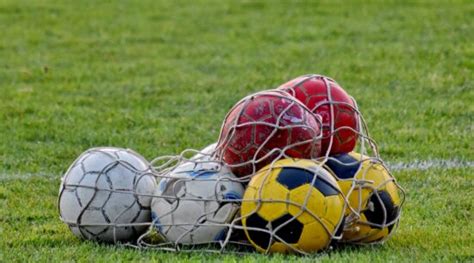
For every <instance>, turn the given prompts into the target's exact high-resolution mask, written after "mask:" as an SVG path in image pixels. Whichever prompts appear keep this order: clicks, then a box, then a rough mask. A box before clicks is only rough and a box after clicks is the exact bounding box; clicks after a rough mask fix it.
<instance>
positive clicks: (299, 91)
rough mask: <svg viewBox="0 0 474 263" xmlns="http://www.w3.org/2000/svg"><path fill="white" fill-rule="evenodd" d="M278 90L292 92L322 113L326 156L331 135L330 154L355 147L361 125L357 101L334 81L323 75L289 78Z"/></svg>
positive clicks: (323, 144) (312, 108)
mask: <svg viewBox="0 0 474 263" xmlns="http://www.w3.org/2000/svg"><path fill="white" fill-rule="evenodd" d="M326 85H328V86H326ZM278 89H279V90H284V91H286V92H288V93H290V94H291V95H292V96H293V97H295V98H297V99H298V100H299V101H301V102H302V103H303V104H305V105H306V107H308V108H309V109H310V110H311V111H312V112H313V113H316V114H319V115H321V117H322V121H323V139H322V151H321V153H322V154H323V155H324V154H326V152H327V150H328V148H329V144H330V140H331V134H333V135H334V136H333V142H332V147H331V149H330V154H331V155H333V154H338V153H348V152H351V151H352V150H353V149H354V147H355V145H356V141H357V138H358V134H357V132H354V130H355V131H358V127H359V119H358V115H357V112H356V110H355V104H354V101H353V100H352V99H351V97H350V96H349V94H347V92H346V91H345V90H344V89H343V88H341V87H340V86H339V85H338V84H337V83H336V82H335V81H334V80H332V79H330V78H327V77H324V76H321V75H305V76H300V77H298V78H295V79H293V80H290V81H288V82H287V83H285V84H283V85H281V86H280V87H278ZM329 95H330V96H329ZM331 105H333V106H334V107H333V109H334V127H333V128H334V130H333V131H335V132H331V124H332V123H331ZM338 129H339V130H338ZM351 129H354V130H351ZM336 130H337V131H336Z"/></svg>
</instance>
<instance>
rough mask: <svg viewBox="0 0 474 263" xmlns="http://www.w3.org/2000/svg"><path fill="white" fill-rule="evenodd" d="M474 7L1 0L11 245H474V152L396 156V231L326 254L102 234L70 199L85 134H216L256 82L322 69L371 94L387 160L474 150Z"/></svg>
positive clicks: (431, 249)
mask: <svg viewBox="0 0 474 263" xmlns="http://www.w3.org/2000/svg"><path fill="white" fill-rule="evenodd" d="M473 16H474V5H473V4H472V3H469V1H466V2H460V1H459V2H449V3H448V2H445V1H440V2H437V3H436V2H430V3H411V4H398V3H396V2H395V1H391V2H384V3H372V4H361V3H357V2H354V3H333V2H332V1H330V2H324V3H311V2H290V1H271V2H270V1H269V2H265V3H264V2H254V1H243V2H235V3H231V2H221V1H140V2H132V1H130V2H126V1H120V2H118V1H117V2H116V1H76V2H68V3H61V2H57V3H55V2H53V1H10V0H2V1H0V32H1V38H0V261H26V260H29V261H64V260H78V261H82V260H84V261H105V260H134V261H149V260H156V261H160V260H163V261H172V260H179V261H200V260H214V261H229V262H233V261H240V260H243V261H248V262H252V261H263V260H274V261H286V260H308V261H313V260H323V261H326V260H327V261H338V260H340V261H346V260H351V261H352V260H359V261H386V260H391V261H399V260H402V261H414V260H423V261H433V260H443V261H444V260H446V261H453V260H460V261H469V260H473V257H474V237H473V233H474V224H473V214H472V209H473V203H474V200H473V197H472V189H473V186H474V185H473V181H474V180H473V179H474V178H473V174H474V169H473V168H472V167H470V168H469V167H466V168H457V169H442V168H441V169H431V170H427V171H417V170H410V171H401V172H396V173H395V176H396V177H397V179H398V180H399V182H400V183H401V184H402V186H404V187H405V188H406V190H407V193H408V195H407V201H406V205H405V207H404V210H403V215H402V219H401V223H400V228H399V229H398V231H397V232H396V234H395V235H394V236H393V238H392V239H391V240H389V241H388V242H386V243H385V244H384V245H377V246H362V247H357V246H346V247H343V248H340V249H338V250H336V251H333V252H329V253H324V254H319V255H314V256H311V257H299V256H282V255H274V256H264V255H260V254H251V255H247V256H244V257H239V256H236V255H234V254H226V255H217V256H216V255H209V254H205V253H200V252H196V253H192V254H176V253H163V252H157V251H139V250H134V249H127V248H122V247H116V246H107V245H98V244H96V243H92V242H85V241H80V240H78V239H76V238H75V237H74V236H73V235H72V233H71V232H70V231H69V230H68V229H67V227H66V226H65V225H64V224H63V223H62V222H61V221H60V220H59V216H58V212H57V208H56V198H57V193H58V188H59V182H60V181H59V179H60V176H61V174H62V173H63V172H64V171H65V170H66V169H67V167H68V166H69V164H70V163H71V162H72V161H73V160H74V159H75V158H76V157H77V156H78V155H79V154H80V153H81V152H83V151H84V150H86V149H88V148H90V147H95V146H119V147H128V148H131V149H134V150H136V151H138V152H139V153H141V154H143V155H144V156H145V157H146V158H148V159H151V158H153V157H156V156H158V155H164V154H176V153H179V152H180V151H182V150H184V149H186V148H201V147H203V146H205V145H207V144H209V143H212V142H214V141H215V140H216V139H217V136H218V133H219V129H220V125H221V121H222V119H223V118H224V116H225V114H226V112H227V111H228V109H229V108H230V107H231V106H232V105H233V104H234V103H235V102H237V101H238V100H239V99H240V98H242V97H243V96H245V95H248V94H250V93H252V92H255V91H259V90H262V89H269V88H273V87H275V86H277V85H279V84H281V83H283V82H285V81H287V80H289V79H291V78H293V77H296V76H298V75H302V74H306V73H321V74H325V75H328V76H330V77H333V78H335V79H336V80H337V81H338V82H339V83H340V84H341V85H342V86H343V87H344V88H345V89H346V90H347V91H348V92H349V93H350V94H351V95H353V96H354V97H355V98H356V99H357V102H358V104H359V107H360V108H361V110H362V113H363V114H364V117H365V118H366V120H367V122H368V125H369V128H370V132H371V135H372V137H373V138H374V139H375V140H376V141H377V142H378V145H379V147H380V151H381V154H382V157H383V158H384V159H385V160H388V161H404V162H411V161H414V160H434V159H439V160H447V159H449V160H453V159H455V160H463V161H473V160H474V151H473V149H474V146H473V143H472V140H473V136H472V133H473V127H474V126H473V116H474V104H473V101H474V89H473V84H474V83H473V82H474V81H473V78H472V76H473V75H474V72H473V69H474V63H473V61H474V46H473V45H472V41H473V39H474V29H473V28H474V27H473V24H472V21H471V20H472V17H473Z"/></svg>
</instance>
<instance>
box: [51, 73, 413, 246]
mask: <svg viewBox="0 0 474 263" xmlns="http://www.w3.org/2000/svg"><path fill="white" fill-rule="evenodd" d="M313 78H319V79H322V80H323V81H324V84H325V85H326V88H327V95H328V101H325V102H323V103H320V104H318V105H316V106H315V108H317V107H320V106H323V105H327V106H329V111H330V123H331V125H330V126H329V135H330V140H329V146H330V147H329V149H328V150H327V151H326V152H323V153H321V157H315V158H312V160H314V161H316V162H317V163H318V165H319V166H320V167H325V165H326V164H327V163H328V161H331V162H335V163H337V164H338V165H340V166H347V167H349V166H351V165H355V164H358V165H359V166H362V163H364V162H369V163H370V165H369V167H372V166H373V165H380V166H382V167H383V168H384V169H386V170H387V171H388V169H387V165H386V163H385V162H384V161H383V160H382V158H381V157H380V155H379V151H378V148H377V144H376V142H375V141H374V140H373V139H372V138H371V136H370V135H369V131H368V127H367V124H366V120H365V118H364V117H363V115H362V114H361V112H360V111H359V108H358V106H357V103H356V101H355V100H354V99H353V98H351V99H352V101H353V102H354V105H351V104H349V103H342V102H338V101H334V100H333V99H332V95H331V90H332V89H331V88H330V86H331V85H337V83H336V82H335V81H334V80H332V79H330V78H327V77H324V76H321V75H306V76H304V77H303V78H302V79H301V80H299V81H298V82H297V83H295V84H294V85H293V86H298V85H302V84H303V83H304V82H305V81H308V80H311V79H313ZM272 91H274V90H267V91H262V92H258V93H256V94H253V95H251V96H248V97H245V98H243V99H242V100H240V101H239V102H238V103H237V104H236V105H235V106H234V107H233V108H232V110H233V109H236V108H237V107H238V106H239V105H243V106H242V107H241V108H240V110H239V112H238V113H237V117H235V120H234V122H233V123H232V125H231V127H230V128H229V130H228V133H227V134H222V133H221V134H220V136H219V139H218V142H219V143H218V144H217V145H216V146H215V149H214V150H212V151H210V152H201V151H199V150H194V149H187V150H184V151H183V152H181V153H180V154H178V155H166V156H158V157H156V158H154V159H153V160H152V161H150V163H149V167H147V168H146V169H144V170H139V169H136V168H135V167H134V166H133V165H132V164H130V163H128V162H126V161H123V160H115V161H111V162H110V163H109V164H107V165H105V166H104V168H103V169H102V170H101V171H98V173H99V175H100V176H101V175H104V176H107V173H108V172H109V171H110V170H111V168H112V167H114V166H115V165H117V164H121V165H123V166H124V167H126V169H128V170H130V171H132V172H133V173H135V174H137V175H138V176H139V177H142V176H150V175H152V176H153V177H155V178H156V181H157V182H158V183H159V182H160V181H162V180H174V182H173V184H174V185H173V186H172V187H173V188H177V186H178V184H183V183H193V182H192V181H193V177H190V176H188V175H187V174H188V173H189V172H194V173H200V172H203V171H202V168H203V167H210V166H212V167H215V169H214V170H212V171H213V172H220V171H222V169H224V167H228V168H234V167H247V166H249V165H250V166H251V171H252V172H251V173H250V174H249V175H246V176H243V177H232V178H229V177H225V178H222V177H218V178H217V179H213V178H208V179H202V178H201V179H199V180H200V181H206V180H209V181H212V180H214V181H215V182H216V183H215V187H216V188H215V189H214V192H213V193H211V194H210V195H209V197H208V198H203V197H200V196H195V197H193V196H189V195H188V192H187V191H188V190H187V189H186V188H184V190H183V191H185V192H184V194H183V193H181V195H179V194H178V191H175V190H173V191H170V192H171V193H174V196H172V195H166V196H164V195H156V194H152V195H150V194H143V193H130V192H129V191H121V190H116V189H105V188H101V187H99V184H98V181H99V177H100V176H97V179H96V182H95V185H93V186H85V185H82V184H81V183H74V184H72V183H71V184H66V183H65V184H64V187H63V188H62V189H61V191H60V194H59V198H61V195H62V193H63V192H64V191H75V189H78V188H85V189H90V190H93V191H94V193H93V197H94V196H95V195H96V194H97V193H98V192H99V191H103V192H109V194H110V193H120V194H133V195H135V196H136V197H137V198H139V197H151V198H153V199H163V198H165V199H169V200H173V202H175V203H176V202H177V203H179V202H186V201H192V202H213V201H215V202H222V197H221V196H219V193H218V189H217V187H218V186H219V185H221V184H220V183H223V182H224V181H231V182H237V183H241V184H244V185H246V184H248V182H249V181H250V180H251V177H252V175H254V174H255V173H256V172H258V169H257V167H258V165H259V164H260V163H261V162H263V161H264V160H266V159H268V158H270V157H272V156H273V160H272V161H271V162H270V163H269V166H268V168H266V169H267V171H266V174H265V177H269V176H270V174H271V171H272V170H273V169H277V168H279V166H278V165H277V164H276V162H277V160H279V159H282V158H290V156H288V154H287V152H288V150H290V149H292V148H294V147H297V146H300V145H304V144H311V143H314V142H320V141H321V140H322V139H323V129H322V125H323V124H322V120H321V117H320V116H319V115H317V116H316V114H314V113H312V112H313V111H314V110H315V109H314V108H313V109H308V108H307V107H305V106H303V109H304V111H305V112H307V113H309V114H311V115H312V116H314V117H315V119H316V120H317V123H318V125H319V126H320V127H319V130H314V129H313V127H311V126H308V125H305V124H299V123H298V124H295V125H292V124H282V118H283V117H284V115H285V114H286V113H287V112H288V110H290V109H291V107H293V106H294V105H295V103H296V102H291V103H289V104H288V106H287V107H286V108H285V109H283V110H282V111H281V113H280V114H279V115H278V117H277V118H276V121H275V122H274V123H268V122H265V121H248V122H245V123H239V122H238V120H239V119H240V117H241V116H242V115H243V114H244V112H243V111H244V110H243V109H244V108H245V105H248V104H249V103H250V101H251V99H252V98H254V97H255V96H259V95H264V94H267V93H268V92H272ZM274 95H275V96H277V97H279V98H281V99H287V98H288V96H287V95H285V94H284V92H279V93H274ZM293 95H294V94H293ZM340 105H343V106H344V107H346V108H350V109H351V110H352V111H353V112H354V114H355V115H356V117H357V119H358V125H357V128H356V129H354V128H352V127H348V126H343V127H339V128H336V127H335V125H334V123H335V111H336V108H335V107H338V106H340ZM232 110H231V111H232ZM231 111H229V112H231ZM229 115H230V114H228V115H227V116H226V117H225V120H224V122H223V123H225V122H226V121H227V120H228V118H230V117H231V116H229ZM257 125H259V126H265V127H268V128H270V129H272V131H271V132H270V134H269V136H268V138H266V139H265V140H264V141H263V143H262V144H261V145H260V146H259V147H258V148H257V150H256V151H255V153H254V155H253V156H252V158H250V160H248V161H243V162H241V163H237V164H228V163H226V162H225V161H224V159H223V157H222V156H219V154H218V153H220V152H222V151H223V150H224V149H226V147H229V143H230V141H231V140H232V139H233V136H236V131H237V129H238V128H242V127H255V126H257ZM301 127H303V128H305V129H310V130H312V129H313V132H314V134H316V135H315V136H314V137H313V138H311V139H309V140H304V141H299V142H296V143H293V144H290V145H285V146H284V147H282V148H274V149H271V150H270V151H267V152H266V153H264V154H261V153H262V152H265V150H264V149H263V147H264V146H265V144H267V143H268V142H269V141H270V140H271V139H273V138H274V136H275V135H276V134H277V133H278V132H279V131H284V130H286V131H289V133H291V131H292V130H293V129H295V128H301ZM223 129H224V124H223V125H222V126H221V131H222V130H223ZM342 130H350V131H352V132H354V133H355V134H356V136H357V145H356V148H355V149H354V151H356V152H358V153H360V154H362V156H364V157H361V158H358V159H357V160H356V161H354V162H353V163H344V162H341V161H340V160H338V159H336V158H334V157H333V156H331V155H330V152H329V151H330V149H331V146H332V145H333V143H334V140H335V139H336V138H335V134H336V133H337V132H339V131H342ZM253 136H255V135H253ZM91 151H100V149H92V150H91ZM104 154H110V153H107V152H104ZM196 156H197V157H196ZM112 157H113V156H112ZM76 162H78V165H82V163H80V162H81V160H79V158H78V159H77V160H76ZM186 165H187V166H189V167H190V170H189V169H188V170H185V171H182V174H180V173H179V172H176V170H177V169H179V167H183V166H186ZM70 169H71V168H70ZM200 169H201V170H200ZM367 171H368V169H366V170H365V171H363V174H362V175H361V178H350V179H341V178H338V179H339V180H346V181H347V182H349V183H350V188H349V190H348V192H347V196H345V195H344V193H343V192H342V191H340V190H338V191H339V193H340V194H341V195H342V196H343V199H344V210H343V211H346V209H347V210H348V211H349V212H348V215H347V216H345V218H341V220H339V222H338V224H337V226H335V227H334V226H328V225H327V223H326V222H325V220H322V219H321V218H320V217H319V216H318V215H316V214H314V213H313V212H312V211H311V210H310V209H308V208H307V206H308V202H310V195H311V192H312V191H315V188H313V187H310V188H309V190H308V192H307V193H306V195H305V198H304V202H303V203H302V204H300V203H296V202H292V201H289V200H275V199H265V198H263V197H262V189H263V187H260V188H259V189H258V192H257V195H256V196H257V197H256V198H254V199H251V200H249V199H244V198H243V197H242V198H241V199H235V200H232V202H235V203H236V204H239V205H240V204H242V203H244V202H254V203H256V205H255V209H253V211H252V212H251V213H250V214H249V215H246V216H247V217H248V216H250V215H251V214H253V213H257V211H258V210H259V209H260V207H261V206H262V205H263V204H268V203H282V204H285V205H288V206H290V205H291V206H293V207H297V208H299V209H300V210H299V211H298V213H296V214H295V215H292V216H291V218H289V219H288V220H287V221H285V222H284V223H282V224H281V225H279V226H277V227H276V228H275V229H272V230H269V229H266V228H258V227H250V226H247V227H244V226H242V224H241V222H242V220H243V219H244V218H243V216H242V215H241V214H240V209H238V210H237V212H235V215H234V216H233V218H232V219H231V220H228V222H210V221H206V222H204V223H203V222H201V220H200V219H202V218H209V215H210V214H213V213H217V212H218V210H219V209H220V207H219V206H217V207H216V208H215V209H210V210H208V211H203V214H201V215H199V217H198V220H195V221H194V222H187V223H177V222H174V221H173V222H172V223H170V224H162V223H160V227H161V229H164V228H167V227H183V229H185V230H184V231H183V232H182V234H181V236H180V237H178V238H177V240H176V242H172V241H168V240H167V239H166V236H165V235H164V234H163V233H160V231H159V230H158V227H157V222H158V221H160V218H156V219H154V220H150V221H149V222H145V223H130V224H123V223H117V218H119V217H120V216H121V215H122V214H124V213H126V212H127V210H128V209H130V207H132V205H129V206H128V207H126V208H125V209H124V210H123V211H122V212H121V213H120V214H119V215H118V216H116V217H115V218H113V219H111V220H110V222H108V223H101V224H84V223H82V222H81V217H82V214H83V213H84V211H85V210H86V209H88V208H89V207H90V205H91V203H92V202H93V199H94V198H93V197H92V198H90V200H89V201H88V203H86V204H85V205H84V206H83V207H82V211H80V216H79V218H78V220H76V221H68V220H65V219H64V218H62V217H61V220H63V221H64V222H65V223H67V224H68V225H70V226H76V227H79V229H80V230H81V231H83V229H87V227H90V226H93V227H94V226H100V227H112V229H113V233H114V243H118V242H117V239H116V233H115V232H116V229H117V228H119V227H135V226H148V229H147V231H146V232H145V233H143V234H141V235H140V236H139V237H138V238H137V239H136V240H135V241H133V242H129V243H121V245H125V246H129V247H134V248H138V249H153V250H160V251H175V252H177V251H179V252H194V251H205V252H210V253H221V252H232V253H249V252H252V251H254V250H253V246H252V245H251V244H250V243H249V241H248V240H246V238H245V235H243V234H242V232H243V230H244V229H246V230H248V231H258V232H259V233H262V234H265V235H268V236H269V237H270V242H271V241H273V240H277V241H278V242H280V243H282V244H284V245H286V246H287V247H288V248H289V249H290V250H292V251H293V252H295V253H299V254H307V252H305V251H303V250H301V249H299V248H297V247H295V246H294V245H293V244H289V243H287V242H286V241H285V239H284V238H282V237H281V236H279V235H278V234H277V232H278V231H279V230H280V229H282V228H284V227H285V226H286V225H288V224H290V223H291V221H293V220H297V218H298V217H299V216H300V215H301V214H303V213H306V214H308V215H309V216H310V217H311V218H312V219H313V220H315V221H317V222H319V223H320V224H321V225H322V226H323V228H324V230H325V231H326V232H327V234H328V235H329V236H330V238H331V239H332V240H336V241H343V240H342V235H343V233H341V234H339V235H336V232H337V230H338V229H339V226H343V229H344V232H347V231H349V232H350V231H356V230H357V228H358V227H360V226H363V225H367V226H371V227H374V228H379V229H384V228H386V227H392V228H393V229H392V231H390V233H389V234H388V235H387V236H385V237H384V238H382V239H380V240H378V241H377V242H376V243H381V242H384V241H385V240H386V239H388V238H389V237H390V236H391V235H393V233H394V232H395V231H396V228H397V226H398V222H399V219H400V216H401V214H402V213H401V208H402V206H403V204H404V202H405V191H404V189H403V188H402V187H401V186H400V185H399V183H398V182H397V180H396V179H395V177H394V176H393V175H392V173H391V172H390V171H388V175H389V176H388V179H386V180H385V181H384V182H382V183H380V184H378V185H373V184H372V183H373V182H372V181H371V180H370V179H366V173H367ZM66 174H67V173H66ZM63 179H65V178H63ZM317 180H321V179H319V175H318V174H317V172H314V176H313V179H312V182H311V183H312V184H314V183H315V182H316V181H317ZM64 181H66V180H63V182H64ZM265 181H266V180H265V179H264V180H262V185H263V183H264V182H265ZM391 182H393V183H394V185H395V186H396V188H397V191H398V194H399V196H400V204H399V209H400V210H399V211H400V212H399V213H398V214H397V216H396V217H395V218H394V219H393V220H388V217H389V216H388V213H387V210H386V207H385V206H384V205H382V209H383V220H382V221H383V222H382V224H376V223H373V222H368V221H367V220H362V217H363V213H364V209H366V207H365V206H364V204H365V203H367V202H368V200H367V199H368V198H372V197H373V196H374V197H375V200H378V202H379V203H381V204H383V200H382V197H381V196H380V194H379V190H380V189H382V188H384V187H385V185H387V184H388V183H391ZM262 185H261V186H262ZM362 189H369V190H370V192H371V193H372V194H370V195H369V196H368V197H367V198H365V199H364V198H362V195H361V194H360V193H361V192H362V191H361V190H362ZM357 193H359V194H358V205H357V206H351V205H350V200H349V196H351V195H352V194H357ZM177 208H178V206H177V205H176V206H174V207H171V209H170V210H169V211H168V212H167V213H166V214H164V215H162V217H163V216H166V215H169V214H173V213H174V212H176V210H177ZM202 227H211V228H212V227H220V228H224V229H226V231H225V234H224V236H223V238H222V239H220V240H215V241H209V242H203V243H200V242H196V243H194V244H182V243H181V242H180V241H182V240H183V239H184V238H185V237H186V235H189V234H192V233H193V231H195V230H196V229H199V228H202ZM332 229H334V230H332ZM89 234H90V233H89ZM367 238H370V235H369V236H364V237H358V238H357V239H352V240H344V241H343V242H349V243H357V244H365V242H363V240H364V239H367ZM327 248H328V247H327ZM269 249H270V246H268V247H267V248H266V251H265V252H266V253H269Z"/></svg>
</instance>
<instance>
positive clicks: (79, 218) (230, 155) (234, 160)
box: [59, 75, 404, 254]
mask: <svg viewBox="0 0 474 263" xmlns="http://www.w3.org/2000/svg"><path fill="white" fill-rule="evenodd" d="M356 149H357V151H356ZM189 152H193V153H194V155H192V156H190V157H187V156H186V155H187V153H189ZM403 200H404V195H403V190H402V189H401V187H400V186H399V185H398V184H397V182H396V180H395V178H394V177H393V176H392V175H391V173H390V172H389V171H388V169H387V167H386V166H385V164H384V162H383V161H382V160H381V159H380V157H379V155H378V151H377V148H376V144H375V142H374V141H373V140H372V139H371V138H370V137H369V136H368V134H367V128H366V125H365V123H364V121H363V118H362V115H361V113H360V111H359V110H358V107H357V104H356V101H355V100H354V99H353V98H352V97H351V96H350V95H348V93H347V92H346V91H345V90H344V89H343V88H342V87H341V86H340V85H339V84H337V83H336V82H335V81H334V80H332V79H330V78H328V77H325V76H322V75H305V76H301V77H298V78H295V79H293V80H291V81H289V82H287V83H285V84H283V85H281V86H279V87H278V88H276V89H273V90H267V91H262V92H258V93H255V94H252V95H250V96H247V97H245V98H243V99H242V100H241V101H239V102H238V103H237V104H235V106H234V107H233V108H232V109H231V110H230V111H229V113H228V114H227V116H226V117H225V119H224V121H223V124H222V128H221V133H220V136H219V138H218V140H217V142H216V143H214V144H211V145H209V146H208V147H206V148H205V149H203V150H201V151H185V152H183V153H182V154H180V155H178V156H163V157H158V158H156V159H154V160H152V161H151V162H148V161H146V160H145V159H144V158H143V157H141V156H140V155H139V154H138V153H136V152H133V151H131V150H126V149H120V148H110V147H108V148H94V149H91V150H88V151H86V152H85V153H83V154H82V155H81V156H80V157H79V158H78V159H77V160H76V161H75V162H74V163H73V164H72V165H71V167H70V168H69V169H68V171H67V172H66V174H65V175H64V177H63V179H62V183H61V188H60V195H59V210H60V215H61V219H62V220H63V221H64V222H65V223H67V224H68V226H69V227H70V229H71V230H72V232H73V233H74V234H75V235H77V236H79V237H81V238H85V239H91V240H97V241H102V242H113V243H118V242H120V243H127V242H128V244H133V245H134V246H138V247H146V248H150V247H153V248H162V249H165V250H170V249H172V250H180V249H183V248H184V247H192V248H193V249H195V247H196V246H199V245H207V246H208V245H210V244H214V245H216V246H218V248H219V249H220V250H223V249H225V248H226V247H227V246H229V245H230V244H233V245H237V246H245V245H246V246H249V247H253V248H255V249H256V250H257V251H260V252H264V253H271V252H284V253H285V252H299V253H302V254H307V253H312V252H317V251H321V250H324V249H327V248H329V247H332V245H334V244H337V243H357V244H360V243H363V244H367V243H378V242H383V241H385V240H386V239H387V238H388V237H389V236H390V235H391V234H392V233H393V232H394V229H395V228H396V226H397V225H398V222H399V218H400V213H401V206H402V204H403ZM234 247H235V246H234Z"/></svg>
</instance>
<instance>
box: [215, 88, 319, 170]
mask: <svg viewBox="0 0 474 263" xmlns="http://www.w3.org/2000/svg"><path fill="white" fill-rule="evenodd" d="M320 126H321V120H318V119H317V117H316V116H315V115H314V114H312V113H311V112H310V111H309V109H307V108H306V107H305V106H304V105H303V104H301V103H300V102H299V101H297V100H296V99H294V98H292V97H290V96H288V94H286V93H285V92H281V91H272V92H261V93H257V94H254V95H252V96H249V97H247V98H245V99H243V100H241V101H240V102H239V103H237V104H236V105H235V106H234V107H233V108H232V109H231V110H230V112H229V113H228V114H227V117H226V119H225V120H224V123H223V125H222V129H221V134H220V137H219V141H218V144H217V148H216V149H217V155H218V156H219V157H221V158H222V159H223V161H224V162H225V163H227V164H228V165H229V167H230V168H231V170H232V172H233V173H234V174H235V175H236V176H238V177H243V176H247V175H251V174H254V173H255V172H257V171H258V170H259V169H260V168H262V167H263V166H265V165H267V164H269V163H270V162H272V161H273V160H275V159H277V158H283V157H286V158H288V157H293V158H305V159H311V158H316V157H317V156H319V155H320V152H321V144H320V140H318V139H317V137H318V136H321V129H320Z"/></svg>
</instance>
